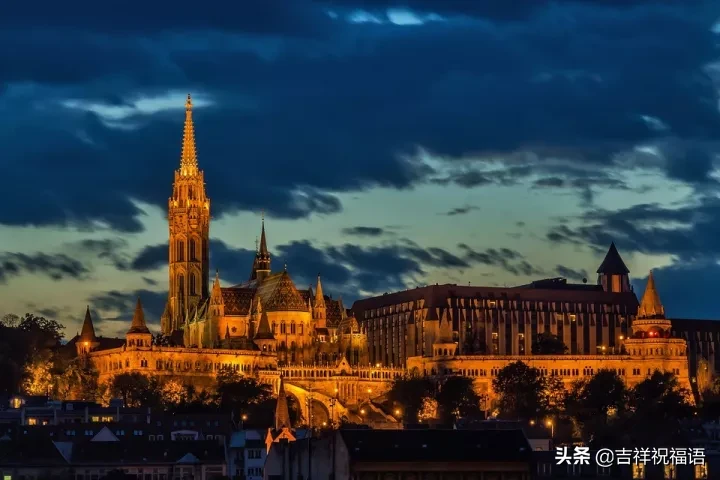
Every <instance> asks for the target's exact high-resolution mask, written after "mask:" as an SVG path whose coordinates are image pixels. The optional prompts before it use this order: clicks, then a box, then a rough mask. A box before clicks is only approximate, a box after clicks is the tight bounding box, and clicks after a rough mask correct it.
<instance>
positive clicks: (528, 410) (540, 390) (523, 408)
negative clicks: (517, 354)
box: [492, 361, 547, 420]
mask: <svg viewBox="0 0 720 480" xmlns="http://www.w3.org/2000/svg"><path fill="white" fill-rule="evenodd" d="M492 384H493V390H494V391H495V393H497V395H498V408H499V410H500V416H501V417H502V418H509V419H525V420H529V419H533V418H537V417H539V416H542V415H544V414H545V413H546V411H547V403H546V402H547V397H546V394H545V381H544V379H543V376H542V373H541V372H540V370H538V369H537V368H534V367H529V366H528V365H526V364H525V363H523V362H520V361H517V362H514V363H511V364H509V365H507V366H506V367H504V368H502V369H501V370H500V371H499V372H498V374H497V376H496V377H495V378H494V379H493V382H492Z"/></svg>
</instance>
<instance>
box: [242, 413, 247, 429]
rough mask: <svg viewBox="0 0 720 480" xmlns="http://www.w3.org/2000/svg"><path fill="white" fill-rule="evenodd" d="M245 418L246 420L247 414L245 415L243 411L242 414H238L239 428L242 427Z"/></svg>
mask: <svg viewBox="0 0 720 480" xmlns="http://www.w3.org/2000/svg"><path fill="white" fill-rule="evenodd" d="M246 420H247V415H245V414H244V413H243V414H242V415H240V430H242V429H243V427H244V425H245V421H246Z"/></svg>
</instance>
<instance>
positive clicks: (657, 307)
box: [637, 270, 665, 319]
mask: <svg viewBox="0 0 720 480" xmlns="http://www.w3.org/2000/svg"><path fill="white" fill-rule="evenodd" d="M637 318H638V319H644V318H665V308H664V307H663V305H662V303H661V302H660V295H659V294H658V291H657V289H656V288H655V279H654V278H653V273H652V270H650V274H649V275H648V281H647V286H646V287H645V293H644V294H643V297H642V300H641V301H640V308H638V314H637Z"/></svg>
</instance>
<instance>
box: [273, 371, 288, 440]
mask: <svg viewBox="0 0 720 480" xmlns="http://www.w3.org/2000/svg"><path fill="white" fill-rule="evenodd" d="M291 427H292V425H290V410H289V409H288V403H287V396H286V395H285V385H284V384H283V379H282V377H280V387H279V389H278V398H277V404H276V406H275V430H282V429H283V428H291Z"/></svg>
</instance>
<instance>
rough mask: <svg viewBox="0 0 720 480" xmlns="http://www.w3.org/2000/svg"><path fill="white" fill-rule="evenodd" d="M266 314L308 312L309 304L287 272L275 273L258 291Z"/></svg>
mask: <svg viewBox="0 0 720 480" xmlns="http://www.w3.org/2000/svg"><path fill="white" fill-rule="evenodd" d="M257 295H259V296H260V298H261V299H262V306H263V310H264V311H266V312H287V311H298V312H306V311H307V310H308V306H307V303H305V301H304V300H303V298H302V296H301V295H300V292H298V290H297V288H295V284H294V283H293V281H292V279H291V278H290V275H289V274H288V272H287V271H283V272H281V273H275V274H273V275H270V276H268V277H267V278H265V279H264V280H263V281H262V283H260V286H259V287H258V289H257Z"/></svg>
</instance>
